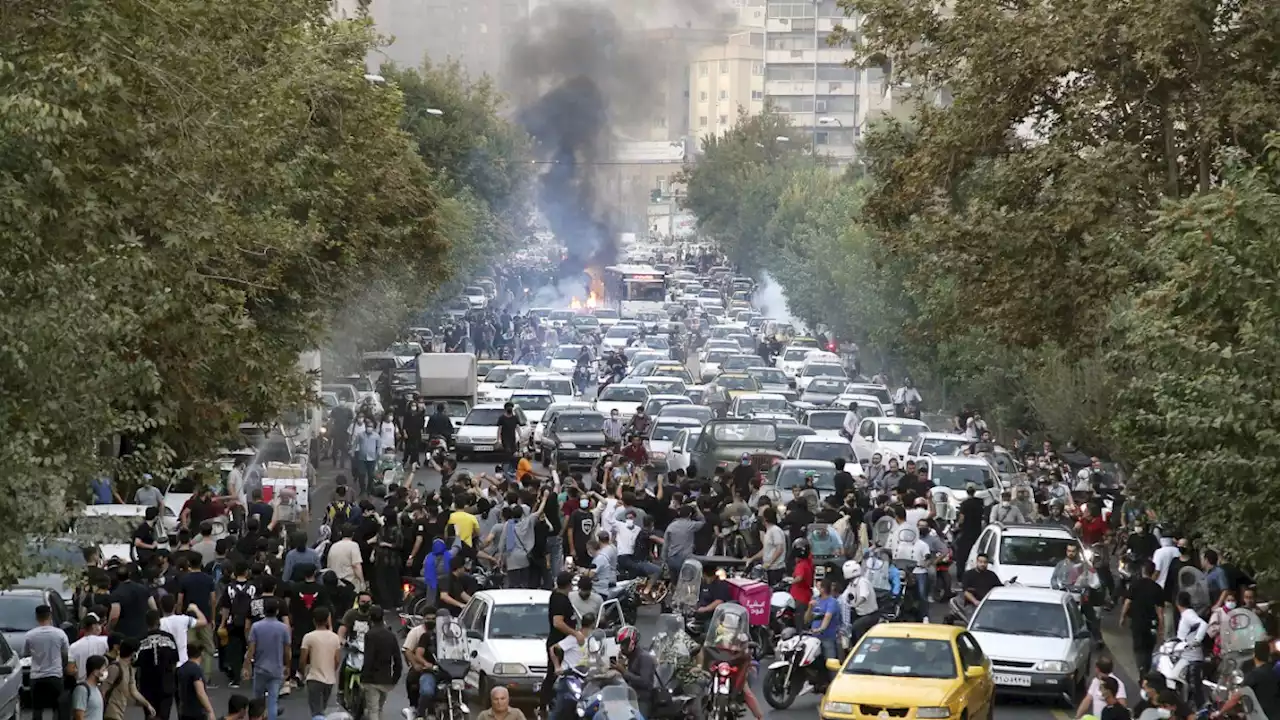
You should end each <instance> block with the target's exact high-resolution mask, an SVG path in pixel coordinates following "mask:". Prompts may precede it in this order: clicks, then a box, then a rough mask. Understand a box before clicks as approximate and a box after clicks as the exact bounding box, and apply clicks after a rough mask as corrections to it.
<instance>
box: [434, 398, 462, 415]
mask: <svg viewBox="0 0 1280 720" xmlns="http://www.w3.org/2000/svg"><path fill="white" fill-rule="evenodd" d="M436 405H444V414H445V415H448V416H449V417H451V418H460V417H466V416H467V412H468V411H469V410H470V409H471V408H470V407H468V406H467V401H465V400H435V401H429V403H428V407H429V408H430V409H431V412H435V406H436Z"/></svg>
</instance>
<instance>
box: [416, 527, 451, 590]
mask: <svg viewBox="0 0 1280 720" xmlns="http://www.w3.org/2000/svg"><path fill="white" fill-rule="evenodd" d="M442 561H443V562H442ZM452 562H453V554H452V553H450V552H449V548H448V546H446V545H445V544H444V540H441V539H440V538H436V539H435V540H434V541H432V543H431V552H429V553H427V559H426V561H425V562H423V563H422V581H423V582H425V583H426V584H427V587H428V588H430V589H431V590H433V591H435V590H439V589H440V575H441V574H443V573H447V572H449V568H450V567H452V565H451V563H452ZM441 564H443V568H441V567H440V565H441Z"/></svg>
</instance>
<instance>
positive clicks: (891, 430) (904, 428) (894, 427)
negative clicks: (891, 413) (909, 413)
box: [879, 423, 925, 442]
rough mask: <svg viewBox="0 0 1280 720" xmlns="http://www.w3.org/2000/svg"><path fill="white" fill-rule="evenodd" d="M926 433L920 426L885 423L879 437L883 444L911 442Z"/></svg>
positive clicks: (881, 427)
mask: <svg viewBox="0 0 1280 720" xmlns="http://www.w3.org/2000/svg"><path fill="white" fill-rule="evenodd" d="M924 431H925V428H923V427H920V426H919V425H899V424H897V423H884V424H882V425H881V426H880V432H879V436H880V440H881V441H882V442H911V441H912V440H915V439H916V436H917V435H919V434H920V433H922V432H924Z"/></svg>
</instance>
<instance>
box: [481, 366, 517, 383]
mask: <svg viewBox="0 0 1280 720" xmlns="http://www.w3.org/2000/svg"><path fill="white" fill-rule="evenodd" d="M521 372H524V370H522V369H519V368H513V367H510V366H508V365H502V366H499V367H496V368H493V369H492V370H490V371H489V372H488V373H487V374H485V376H484V381H485V382H487V383H501V382H503V381H504V380H506V379H507V377H509V376H510V375H513V374H515V373H521Z"/></svg>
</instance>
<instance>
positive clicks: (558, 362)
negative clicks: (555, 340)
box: [551, 345, 595, 375]
mask: <svg viewBox="0 0 1280 720" xmlns="http://www.w3.org/2000/svg"><path fill="white" fill-rule="evenodd" d="M581 354H582V346H581V345H561V346H560V347H558V348H556V351H555V352H554V353H552V354H551V369H552V370H555V371H556V372H562V373H565V374H567V375H573V373H574V371H575V370H577V369H578V356H579V355H581ZM591 358H592V360H594V359H595V355H594V354H593V355H592V356H591Z"/></svg>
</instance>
